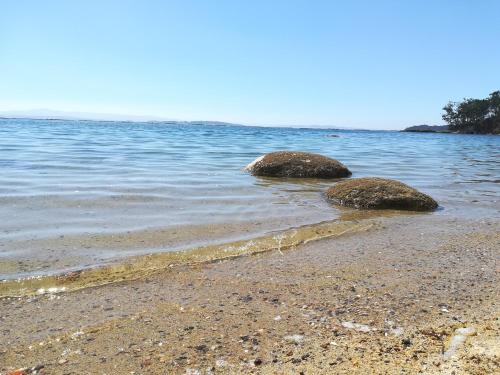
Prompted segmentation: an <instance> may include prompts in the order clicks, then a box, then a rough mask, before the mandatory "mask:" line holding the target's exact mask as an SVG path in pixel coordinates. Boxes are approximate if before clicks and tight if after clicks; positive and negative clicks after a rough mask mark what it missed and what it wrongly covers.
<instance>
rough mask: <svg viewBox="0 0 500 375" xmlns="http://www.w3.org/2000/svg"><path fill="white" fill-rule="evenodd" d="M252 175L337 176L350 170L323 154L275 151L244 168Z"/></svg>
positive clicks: (349, 172) (347, 174) (348, 172)
mask: <svg viewBox="0 0 500 375" xmlns="http://www.w3.org/2000/svg"><path fill="white" fill-rule="evenodd" d="M245 170H247V171H248V172H250V173H251V174H253V175H254V176H267V177H301V178H339V177H348V176H350V175H351V171H349V169H347V167H346V166H345V165H343V164H342V163H341V162H339V161H337V160H335V159H331V158H328V157H326V156H323V155H318V154H311V153H307V152H298V151H277V152H271V153H269V154H265V155H263V156H261V157H259V158H257V159H255V160H254V161H253V162H251V163H250V164H248V165H247V166H246V168H245Z"/></svg>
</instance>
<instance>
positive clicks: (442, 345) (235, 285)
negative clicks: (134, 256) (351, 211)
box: [0, 214, 500, 374]
mask: <svg viewBox="0 0 500 375" xmlns="http://www.w3.org/2000/svg"><path fill="white" fill-rule="evenodd" d="M363 223H365V224H370V225H369V229H367V230H364V231H362V232H356V233H345V234H342V235H340V236H335V237H332V238H326V239H322V240H318V241H313V242H309V243H307V244H303V245H300V246H296V247H293V248H291V249H288V250H286V251H281V250H279V251H278V250H274V251H268V252H265V253H259V254H255V255H249V256H240V257H236V258H234V259H227V260H222V261H217V262H205V263H199V264H191V265H178V266H175V267H172V268H168V269H166V270H162V271H158V272H155V273H153V274H150V275H148V276H146V277H139V278H138V279H136V280H129V281H123V282H116V283H111V284H108V285H103V286H99V287H93V288H84V289H80V290H76V291H73V292H66V293H56V294H53V293H46V294H44V295H39V296H26V297H20V298H3V299H1V300H0V322H1V337H2V340H1V341H2V346H1V347H0V373H2V374H9V373H11V372H13V371H14V370H17V369H19V368H26V370H25V373H39V374H40V373H44V374H219V373H220V374H226V373H228V374H247V373H255V374H353V373H356V374H494V373H497V371H498V369H499V365H500V362H499V356H500V338H499V328H500V327H499V321H498V314H499V312H500V308H499V305H498V297H499V296H500V287H499V285H500V283H499V278H498V271H499V269H498V260H499V255H500V232H499V231H498V228H499V225H500V221H499V220H498V219H494V218H491V219H480V218H469V219H465V218H464V219H459V218H452V217H450V216H446V215H428V214H422V215H408V216H404V215H403V216H395V217H380V218H369V219H366V220H364V221H363ZM20 373H21V372H19V374H20Z"/></svg>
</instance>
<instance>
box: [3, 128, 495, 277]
mask: <svg viewBox="0 0 500 375" xmlns="http://www.w3.org/2000/svg"><path fill="white" fill-rule="evenodd" d="M331 135H337V136H338V137H331ZM275 150H301V151H310V152H316V153H320V154H324V155H327V156H330V157H333V158H336V159H338V160H340V161H341V162H342V163H344V164H345V165H347V166H348V167H349V169H350V170H351V171H352V172H353V176H352V177H361V176H381V177H389V178H395V179H398V180H401V181H403V182H406V183H408V184H410V185H412V186H414V187H416V188H418V189H420V190H422V191H424V192H426V193H428V194H430V195H432V196H433V197H434V198H435V199H436V200H438V201H439V203H440V204H441V207H442V211H440V213H437V214H447V213H450V214H461V213H462V214H463V213H464V212H472V211H471V210H474V209H476V208H477V209H484V210H490V214H494V212H495V211H496V212H497V211H498V207H499V206H498V199H499V193H500V137H498V136H480V135H456V134H427V133H401V132H393V131H361V130H332V129H302V128H300V129H299V128H267V127H245V126H237V125H221V124H210V123H198V124H197V123H129V122H93V121H62V120H57V121H54V120H28V119H22V120H19V119H3V120H0V170H1V172H2V173H1V178H0V217H1V218H2V220H1V221H0V260H3V261H4V262H7V261H9V262H11V263H12V262H15V261H18V260H19V259H28V258H30V257H33V255H34V254H36V255H37V256H39V257H40V258H43V257H44V254H45V253H46V252H47V251H49V250H52V251H54V249H61V251H63V250H64V252H65V254H66V255H65V256H68V257H70V255H71V257H75V258H78V260H77V261H75V262H76V263H85V265H91V264H92V263H93V262H96V263H99V261H100V260H102V259H105V258H111V257H113V256H116V254H117V253H120V249H119V247H116V246H115V247H113V249H112V251H111V250H110V249H108V248H107V247H106V246H105V245H102V246H101V247H99V246H97V245H92V244H90V245H88V246H86V247H83V246H79V242H78V241H77V240H75V239H78V238H84V237H89V236H95V235H100V234H102V235H106V234H108V235H112V234H114V233H134V232H136V231H145V230H146V231H147V230H152V229H155V228H162V229H165V228H167V229H168V228H175V229H176V230H179V231H182V230H185V229H186V228H190V229H189V230H190V231H191V232H189V231H188V232H186V233H192V235H189V234H186V235H185V236H184V237H183V240H182V241H181V242H179V243H177V245H178V246H177V247H188V245H189V244H190V243H191V242H193V243H197V244H198V242H200V241H201V240H202V239H203V236H204V235H205V236H206V237H207V238H211V240H213V241H215V240H221V239H224V238H226V237H231V238H238V237H239V236H251V235H253V234H256V233H257V234H258V233H262V232H267V231H272V230H279V229H285V228H288V227H291V226H297V225H302V224H308V223H314V222H319V221H323V220H331V219H334V218H336V217H337V216H338V215H339V211H338V210H337V209H335V208H333V207H331V206H330V205H329V204H328V203H327V202H326V201H325V199H324V196H323V192H324V190H325V189H326V188H327V187H328V186H330V185H331V184H332V183H333V182H331V181H318V180H293V179H288V180H281V179H263V178H255V177H253V176H250V175H248V174H247V173H245V172H244V171H243V170H242V168H243V167H244V166H245V165H247V164H248V163H250V162H251V161H252V160H253V159H255V158H256V157H258V156H260V155H262V154H264V153H267V152H270V151H275ZM485 212H486V211H485ZM238 225H239V226H238ZM224 226H226V227H227V228H226V230H224V229H221V228H224ZM193 228H195V229H193ZM214 228H215V229H214ZM254 232H255V233H254ZM197 233H204V235H201V234H200V235H197ZM213 233H217V235H215V234H214V235H213V236H212V234H213ZM64 238H66V239H68V238H70V239H72V241H69V240H68V241H69V242H64V241H63V239H64ZM56 239H61V240H60V241H59V242H57V241H56ZM200 239H201V240H200ZM44 241H45V242H44ZM47 241H49V242H47ZM50 241H52V242H50ZM104 242H105V241H104ZM201 242H202V241H201ZM159 247H161V250H162V251H165V250H167V251H168V250H169V249H170V244H168V243H166V244H163V245H162V246H158V244H156V245H155V246H153V245H151V246H149V247H148V246H147V245H144V246H143V248H142V249H140V250H139V246H132V247H130V248H128V247H127V245H126V244H124V245H123V251H122V253H123V254H126V255H130V254H135V253H140V252H141V251H145V250H147V251H156V250H155V249H157V248H159ZM171 247H172V248H174V247H175V246H173V245H172V246H171ZM107 251H108V253H106V252H107ZM85 253H87V254H89V255H88V259H85V256H84V255H82V254H85ZM56 254H58V253H57V252H56ZM90 254H92V255H90ZM53 256H54V257H57V256H59V255H53ZM68 259H69V258H68ZM75 262H74V263H75ZM70 264H72V263H71V262H70V261H68V264H67V265H68V266H69V265H70ZM40 267H42V266H40ZM43 267H45V268H47V267H48V269H49V270H50V269H51V267H50V266H46V265H45V266H43ZM7 268H8V267H4V269H7ZM14 268H15V269H16V270H17V269H18V268H16V267H14ZM56 268H57V267H56ZM25 271H26V272H28V273H29V272H31V270H30V268H29V267H27V268H26V270H25ZM16 272H18V271H16ZM1 273H2V272H1V270H0V277H1V276H2V275H1ZM6 273H8V272H7V271H4V276H5V274H6Z"/></svg>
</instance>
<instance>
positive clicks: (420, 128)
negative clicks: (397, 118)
mask: <svg viewBox="0 0 500 375" xmlns="http://www.w3.org/2000/svg"><path fill="white" fill-rule="evenodd" d="M402 131H404V132H415V133H450V130H449V129H448V125H414V126H410V127H409V128H406V129H404V130H402Z"/></svg>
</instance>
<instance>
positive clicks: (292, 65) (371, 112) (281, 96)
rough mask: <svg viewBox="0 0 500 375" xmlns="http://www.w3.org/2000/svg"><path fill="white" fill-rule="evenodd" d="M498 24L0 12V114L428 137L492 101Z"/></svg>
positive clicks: (62, 6)
mask: <svg viewBox="0 0 500 375" xmlns="http://www.w3.org/2000/svg"><path fill="white" fill-rule="evenodd" d="M499 13H500V3H498V2H495V1H491V0H485V1H481V2H474V3H471V2H465V1H451V0H447V1H442V2H438V3H437V2H432V1H420V2H412V3H410V2H400V1H390V0H386V1H382V2H377V3H373V2H370V1H355V2H349V3H336V2H330V1H315V2H312V3H311V2H303V1H276V2H272V3H268V2H263V1H257V2H252V3H239V2H237V3H235V2H231V1H221V2H218V3H217V6H215V5H213V4H209V3H205V2H201V1H193V2H189V3H185V2H180V1H169V2H162V1H155V0H151V1H147V2H135V1H127V0H124V1H117V0H110V1H107V2H105V3H103V2H99V1H96V0H89V1H85V2H66V1H61V0H52V1H48V2H43V3H40V2H37V1H32V0H26V1H20V2H15V3H14V2H8V3H6V4H4V7H3V9H2V13H1V14H0V53H1V56H2V58H1V59H0V78H1V81H2V84H3V88H4V89H3V90H1V91H0V112H19V111H24V112H29V111H33V110H34V109H50V111H54V112H69V113H78V114H87V115H95V114H101V115H106V116H108V115H110V114H111V115H113V116H118V117H119V118H122V119H126V118H129V119H132V121H133V119H136V118H153V119H166V120H167V121H169V120H176V121H200V120H206V121H220V122H228V123H236V124H244V125H260V126H262V125H266V126H291V127H294V126H304V124H306V125H307V124H310V125H308V126H313V125H314V126H319V127H328V126H330V127H331V126H338V127H347V128H362V129H380V130H388V129H391V130H392V129H393V130H397V129H402V128H404V127H407V126H412V125H418V124H431V125H436V124H438V125H439V124H443V121H442V120H441V113H442V107H443V106H444V105H445V104H446V103H447V102H448V101H449V100H452V101H457V100H461V99H463V98H464V97H477V98H482V97H486V96H487V95H488V94H489V93H490V92H492V91H494V90H498V89H499V88H500V71H499V70H498V66H500V50H499V49H495V48H491V46H492V45H495V44H496V43H497V41H498V40H499V39H500V26H499V24H500V23H498V22H497V21H498V20H497V15H498V14H499ZM478 56H481V57H487V58H478Z"/></svg>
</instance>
